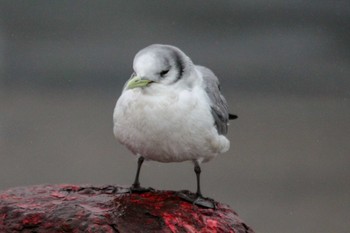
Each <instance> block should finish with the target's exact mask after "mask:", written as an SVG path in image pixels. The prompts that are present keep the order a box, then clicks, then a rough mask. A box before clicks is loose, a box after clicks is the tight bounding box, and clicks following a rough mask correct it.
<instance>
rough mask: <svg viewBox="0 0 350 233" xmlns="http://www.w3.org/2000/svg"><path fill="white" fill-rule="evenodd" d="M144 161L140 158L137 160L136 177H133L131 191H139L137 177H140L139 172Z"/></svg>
mask: <svg viewBox="0 0 350 233" xmlns="http://www.w3.org/2000/svg"><path fill="white" fill-rule="evenodd" d="M144 160H145V159H144V158H143V157H142V156H140V158H139V159H138V161H137V172H136V177H135V181H134V183H133V184H132V187H131V188H133V189H139V188H141V186H140V181H139V177H140V170H141V166H142V163H143V161H144Z"/></svg>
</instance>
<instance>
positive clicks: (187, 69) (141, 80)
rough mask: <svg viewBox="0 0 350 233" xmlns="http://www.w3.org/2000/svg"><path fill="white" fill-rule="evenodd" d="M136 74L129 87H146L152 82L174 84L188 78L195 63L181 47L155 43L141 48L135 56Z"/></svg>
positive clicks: (134, 66)
mask: <svg viewBox="0 0 350 233" xmlns="http://www.w3.org/2000/svg"><path fill="white" fill-rule="evenodd" d="M133 68H134V71H135V72H134V74H133V77H132V78H131V80H130V81H129V82H128V84H127V88H128V89H131V88H135V87H146V86H148V85H150V84H151V83H157V84H161V85H172V84H175V83H177V82H178V81H180V80H183V79H186V77H188V76H189V75H190V74H191V73H192V71H193V63H192V61H191V59H190V58H189V57H187V56H186V55H185V54H184V53H183V52H182V51H181V50H180V49H178V48H176V47H174V46H170V45H160V44H154V45H150V46H148V47H146V48H144V49H142V50H140V51H139V52H138V53H137V54H136V56H135V58H134V64H133Z"/></svg>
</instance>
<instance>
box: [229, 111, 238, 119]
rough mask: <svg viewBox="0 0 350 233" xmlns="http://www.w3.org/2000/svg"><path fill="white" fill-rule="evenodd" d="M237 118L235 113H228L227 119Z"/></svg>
mask: <svg viewBox="0 0 350 233" xmlns="http://www.w3.org/2000/svg"><path fill="white" fill-rule="evenodd" d="M237 118H238V116H237V115H235V114H231V113H229V114H228V119H229V120H234V119H237Z"/></svg>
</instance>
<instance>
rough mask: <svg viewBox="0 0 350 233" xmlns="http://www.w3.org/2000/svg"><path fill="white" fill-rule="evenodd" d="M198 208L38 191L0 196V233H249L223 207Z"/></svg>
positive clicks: (90, 191)
mask: <svg viewBox="0 0 350 233" xmlns="http://www.w3.org/2000/svg"><path fill="white" fill-rule="evenodd" d="M215 205H216V209H207V208H203V207H198V206H196V205H193V204H191V203H188V202H186V201H184V200H183V199H181V198H179V196H178V194H177V192H174V191H157V190H151V191H150V192H145V193H132V194H131V193H130V192H129V189H128V188H125V187H121V186H111V185H109V186H100V187H94V186H88V185H85V186H83V185H38V186H29V187H19V188H12V189H8V190H6V191H3V192H0V232H11V233H12V232H31V233H34V232H35V233H41V232H45V233H47V232H62V233H63V232H73V233H78V232H91V233H92V232H93V233H98V232H101V233H102V232H107V233H108V232H111V233H112V232H128V233H129V232H232V233H243V232H244V233H248V232H249V233H253V230H252V229H251V228H250V227H248V226H247V225H246V224H245V223H244V222H243V221H242V220H241V219H240V218H239V217H238V216H237V214H236V213H235V212H234V211H233V210H231V209H230V208H229V207H228V206H227V205H224V204H221V203H217V202H215Z"/></svg>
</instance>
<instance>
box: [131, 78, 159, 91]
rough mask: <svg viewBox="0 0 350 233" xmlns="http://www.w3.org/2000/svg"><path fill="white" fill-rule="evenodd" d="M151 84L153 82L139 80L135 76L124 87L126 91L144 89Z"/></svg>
mask: <svg viewBox="0 0 350 233" xmlns="http://www.w3.org/2000/svg"><path fill="white" fill-rule="evenodd" d="M151 82H153V81H151V80H147V79H141V78H140V77H139V76H135V77H133V78H132V79H130V80H129V82H128V84H127V85H126V89H133V88H136V87H145V86H147V85H148V84H150V83H151Z"/></svg>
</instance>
